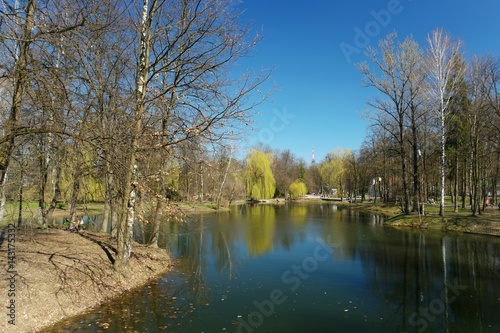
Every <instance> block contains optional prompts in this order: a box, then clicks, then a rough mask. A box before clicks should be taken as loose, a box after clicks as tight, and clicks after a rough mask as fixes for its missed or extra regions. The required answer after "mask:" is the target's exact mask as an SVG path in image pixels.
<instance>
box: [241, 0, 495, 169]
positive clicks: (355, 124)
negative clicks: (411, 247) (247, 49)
mask: <svg viewBox="0 0 500 333" xmlns="http://www.w3.org/2000/svg"><path fill="white" fill-rule="evenodd" d="M239 6H240V7H241V9H246V10H245V13H244V15H243V20H244V21H246V22H248V21H251V22H253V28H254V29H255V31H259V32H262V33H263V36H264V37H263V39H262V41H261V43H260V44H258V45H257V47H256V48H255V50H254V51H253V53H252V57H251V58H249V59H246V60H244V63H243V65H247V66H251V67H252V68H254V69H255V70H259V69H260V68H272V69H273V72H272V76H271V78H270V79H269V81H268V82H267V83H266V85H265V87H264V90H265V88H266V87H267V88H270V87H271V86H275V87H276V90H275V91H274V93H273V94H272V96H271V97H270V98H269V99H268V100H267V101H266V102H264V104H262V105H260V106H259V108H258V112H259V113H258V115H257V116H256V117H255V122H254V124H253V128H254V129H253V131H252V132H251V133H249V136H248V140H245V146H244V149H248V148H250V147H251V146H252V145H254V144H256V143H257V142H259V141H260V142H263V143H265V144H268V145H269V146H271V147H272V148H277V149H290V150H291V151H292V152H294V153H295V154H296V155H297V156H298V157H302V158H304V159H305V161H306V162H308V163H309V162H310V161H311V149H312V147H313V146H314V149H315V158H316V161H320V160H321V159H323V158H324V156H325V155H326V154H327V153H328V152H330V151H332V150H334V149H337V148H343V149H351V150H358V149H359V148H360V147H361V144H362V142H363V140H364V139H365V137H366V127H367V125H368V121H367V120H364V119H363V118H362V113H363V112H364V110H366V109H367V108H368V105H367V104H366V101H367V100H368V99H370V98H371V97H372V96H374V94H375V92H374V91H373V90H371V89H369V88H365V87H363V86H362V75H361V74H360V73H359V72H358V71H357V70H356V68H355V64H356V63H359V62H361V61H364V60H365V58H364V55H363V53H362V50H363V47H364V46H365V45H367V44H369V45H371V46H376V45H377V42H378V40H379V39H381V38H384V37H385V36H386V35H387V34H388V33H390V32H392V31H396V32H397V33H398V35H399V36H400V37H401V38H404V37H405V36H408V35H412V36H413V38H414V39H415V40H417V41H418V42H419V43H420V45H422V46H425V38H426V36H427V35H428V34H429V33H430V32H432V30H434V29H436V28H444V29H445V30H446V31H447V32H449V33H450V34H451V35H452V36H453V37H454V38H457V39H458V38H459V39H461V40H462V41H463V42H464V52H465V54H466V56H467V57H470V56H471V55H473V54H480V55H486V54H488V55H493V56H500V27H499V23H498V22H499V21H500V20H499V17H500V1H497V0H477V1H472V0H454V1H450V0H434V1H430V0H375V1H363V0H358V1H348V0H344V1H337V0H309V1H305V0H244V1H243V3H242V4H241V5H239ZM357 31H362V32H363V33H364V34H365V36H364V37H362V36H360V34H359V33H358V32H357ZM341 45H342V46H343V47H344V51H343V49H342V48H341ZM351 47H352V48H351ZM346 50H350V51H354V50H359V51H360V52H359V53H355V52H351V53H350V52H348V51H346Z"/></svg>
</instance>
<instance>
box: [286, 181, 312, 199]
mask: <svg viewBox="0 0 500 333" xmlns="http://www.w3.org/2000/svg"><path fill="white" fill-rule="evenodd" d="M288 191H289V192H290V196H291V197H292V198H298V197H300V196H303V195H306V194H307V186H306V184H305V183H304V182H303V181H302V180H300V179H296V180H295V181H294V182H293V183H291V184H290V186H289V187H288Z"/></svg>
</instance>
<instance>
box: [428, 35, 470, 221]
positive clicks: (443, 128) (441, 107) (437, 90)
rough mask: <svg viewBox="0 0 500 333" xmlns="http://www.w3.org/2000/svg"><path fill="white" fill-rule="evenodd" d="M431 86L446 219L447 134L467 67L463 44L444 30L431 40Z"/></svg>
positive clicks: (429, 55) (429, 49)
mask: <svg viewBox="0 0 500 333" xmlns="http://www.w3.org/2000/svg"><path fill="white" fill-rule="evenodd" d="M427 42H428V54H427V59H426V60H427V64H426V65H427V83H428V97H429V100H430V103H431V105H432V107H433V108H434V110H435V112H436V117H437V120H438V131H439V144H440V153H441V156H440V196H441V198H440V202H439V215H440V216H444V199H445V166H446V134H447V121H448V114H449V105H450V103H451V99H452V98H453V97H454V96H455V94H457V92H458V91H459V89H460V84H461V82H462V80H463V77H464V66H463V61H462V55H461V53H460V52H461V51H460V47H461V43H460V42H459V41H456V42H455V41H453V40H452V39H451V37H450V36H449V35H448V34H447V33H445V32H444V31H443V30H442V29H437V30H435V31H433V32H432V33H431V34H430V35H429V36H428V37H427Z"/></svg>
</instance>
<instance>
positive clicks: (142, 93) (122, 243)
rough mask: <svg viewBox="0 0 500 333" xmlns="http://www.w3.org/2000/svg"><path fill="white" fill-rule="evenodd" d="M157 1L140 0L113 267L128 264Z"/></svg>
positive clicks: (121, 266) (120, 267) (126, 265)
mask: <svg viewBox="0 0 500 333" xmlns="http://www.w3.org/2000/svg"><path fill="white" fill-rule="evenodd" d="M156 4H157V1H156V0H153V1H152V6H151V8H150V7H149V0H144V1H143V7H142V15H141V24H140V42H139V43H140V44H139V47H140V51H139V64H138V70H137V81H136V99H135V104H136V105H135V112H134V122H133V125H132V126H133V128H132V133H131V142H130V145H131V150H130V153H129V156H128V165H125V167H126V176H125V186H124V198H123V203H122V211H123V217H122V219H121V220H120V223H119V225H118V235H117V236H118V237H117V252H118V253H117V257H116V261H115V267H117V268H118V270H122V269H124V268H125V267H128V262H129V259H130V255H131V251H132V240H133V228H134V220H135V202H136V195H137V193H136V190H137V161H136V154H137V153H138V140H139V135H140V134H141V130H142V118H143V116H144V107H145V97H146V92H147V79H148V75H149V52H150V37H151V35H150V32H151V24H152V19H153V16H154V13H155V11H156Z"/></svg>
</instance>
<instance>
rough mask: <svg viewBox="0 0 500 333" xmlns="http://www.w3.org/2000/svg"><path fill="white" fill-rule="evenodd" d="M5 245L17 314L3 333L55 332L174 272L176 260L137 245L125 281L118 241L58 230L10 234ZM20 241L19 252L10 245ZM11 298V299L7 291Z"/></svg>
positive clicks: (0, 255)
mask: <svg viewBox="0 0 500 333" xmlns="http://www.w3.org/2000/svg"><path fill="white" fill-rule="evenodd" d="M8 232H9V234H8V235H7V236H8V237H5V238H4V239H3V242H2V245H1V246H0V265H1V267H2V270H3V274H2V276H4V275H5V274H9V271H8V270H7V269H6V267H9V264H10V265H11V268H14V270H13V272H15V274H14V275H9V277H10V276H12V280H11V281H9V280H7V279H5V278H4V279H2V283H1V288H0V289H1V290H2V291H5V293H2V294H3V295H4V297H3V299H4V302H3V303H4V304H7V303H6V302H5V301H8V302H9V304H13V309H11V310H9V309H8V308H6V307H4V311H3V312H5V314H8V313H7V311H10V312H11V315H13V319H14V320H15V322H14V323H15V327H14V325H13V324H14V323H12V322H10V323H9V322H8V320H12V319H10V318H9V317H8V316H7V315H5V314H4V316H2V317H4V319H3V320H4V322H2V325H0V332H13V331H15V332H35V331H36V332H38V331H41V330H50V327H51V326H52V325H54V324H56V323H57V322H59V321H61V320H63V319H67V318H71V317H74V316H77V315H79V314H82V313H84V312H86V311H88V310H90V309H92V308H94V307H96V306H99V305H100V304H103V303H105V302H108V301H110V300H112V299H114V298H116V297H118V296H120V295H122V294H123V293H126V292H129V291H131V290H133V289H135V288H140V287H142V286H144V285H146V284H147V283H149V282H151V281H153V280H155V279H158V278H159V277H160V276H161V275H163V274H165V273H167V272H168V271H170V269H171V267H172V260H171V259H170V257H169V255H168V253H167V251H166V250H164V249H159V248H152V247H148V246H145V245H141V244H138V243H134V244H133V247H132V256H131V258H130V267H129V268H130V269H129V270H128V272H127V274H126V275H125V276H124V275H122V274H120V273H118V272H117V271H115V269H114V268H113V264H112V260H111V258H112V256H113V254H112V253H113V252H114V246H115V242H114V241H113V240H110V238H109V237H108V236H106V235H103V234H97V233H92V232H87V231H84V232H82V233H81V234H78V233H71V232H68V231H65V230H61V229H59V228H49V229H46V230H42V229H40V228H36V227H33V228H30V227H24V228H22V229H21V230H17V229H16V231H14V232H13V231H12V229H10V230H9V231H8ZM11 235H14V236H13V237H15V251H13V252H9V250H11V249H9V246H8V245H9V244H11V243H12V242H9V241H8V238H9V239H10V240H12V239H11V237H10V236H11ZM8 290H9V291H11V292H10V293H9V295H11V296H9V299H8V300H7V299H6V297H7V291H8Z"/></svg>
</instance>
